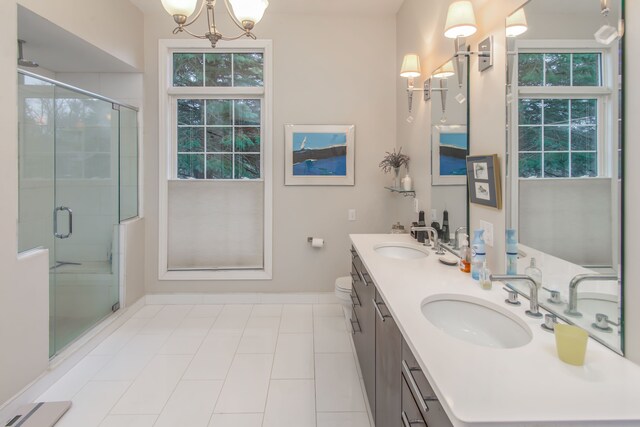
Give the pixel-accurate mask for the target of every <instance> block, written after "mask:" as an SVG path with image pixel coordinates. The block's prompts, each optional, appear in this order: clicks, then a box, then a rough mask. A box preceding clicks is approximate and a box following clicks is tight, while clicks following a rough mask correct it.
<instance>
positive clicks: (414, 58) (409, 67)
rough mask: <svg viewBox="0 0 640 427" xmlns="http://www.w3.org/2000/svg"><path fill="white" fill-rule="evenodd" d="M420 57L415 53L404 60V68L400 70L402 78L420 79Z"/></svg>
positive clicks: (407, 55) (406, 56) (409, 54)
mask: <svg viewBox="0 0 640 427" xmlns="http://www.w3.org/2000/svg"><path fill="white" fill-rule="evenodd" d="M420 74H421V73H420V57H419V56H418V55H417V54H415V53H408V54H406V55H405V56H404V59H403V60H402V68H400V76H401V77H409V78H414V77H420Z"/></svg>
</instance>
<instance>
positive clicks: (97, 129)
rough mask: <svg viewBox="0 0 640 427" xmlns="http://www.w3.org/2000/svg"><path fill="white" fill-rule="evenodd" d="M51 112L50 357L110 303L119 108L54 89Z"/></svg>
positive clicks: (115, 289)
mask: <svg viewBox="0 0 640 427" xmlns="http://www.w3.org/2000/svg"><path fill="white" fill-rule="evenodd" d="M55 113H56V126H55V177H56V179H55V211H54V236H55V237H56V238H55V240H54V246H55V247H54V253H55V261H56V263H55V264H54V265H53V266H52V267H53V270H54V272H55V275H56V286H55V295H54V299H55V319H54V323H55V332H54V335H55V336H54V341H55V347H56V348H55V351H56V352H57V351H59V350H60V349H61V348H63V347H65V346H66V345H68V344H69V343H70V342H71V341H73V340H74V339H75V338H77V337H78V336H79V335H80V334H82V333H83V332H84V331H86V330H87V329H89V328H90V327H91V326H92V325H94V324H95V323H96V322H97V321H99V320H100V319H102V318H103V317H105V316H107V315H108V314H109V313H111V309H112V306H113V304H115V303H116V302H118V293H119V286H118V284H119V280H118V279H119V278H118V223H119V218H118V215H119V213H118V138H119V130H118V128H119V111H118V110H117V109H113V108H112V103H111V102H106V101H103V100H100V99H95V98H91V97H89V96H87V95H84V94H81V93H77V92H74V91H71V90H69V89H66V88H62V87H56V89H55ZM56 225H57V227H56Z"/></svg>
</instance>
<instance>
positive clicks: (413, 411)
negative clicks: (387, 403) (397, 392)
mask: <svg viewBox="0 0 640 427" xmlns="http://www.w3.org/2000/svg"><path fill="white" fill-rule="evenodd" d="M400 420H401V422H402V424H401V425H402V427H413V426H425V425H426V424H427V422H426V421H425V420H424V418H422V413H421V412H420V408H418V404H417V403H416V401H415V400H414V399H413V395H412V394H411V390H410V389H409V384H407V380H406V379H405V378H404V376H403V377H402V412H401V413H400Z"/></svg>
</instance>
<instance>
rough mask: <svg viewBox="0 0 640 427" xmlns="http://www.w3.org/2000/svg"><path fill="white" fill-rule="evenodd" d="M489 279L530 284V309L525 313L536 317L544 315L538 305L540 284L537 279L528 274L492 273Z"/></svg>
mask: <svg viewBox="0 0 640 427" xmlns="http://www.w3.org/2000/svg"><path fill="white" fill-rule="evenodd" d="M489 280H491V281H492V282H494V281H497V280H499V281H501V282H505V281H515V280H518V281H523V282H527V283H528V284H529V289H530V290H531V294H530V295H529V310H527V311H526V312H525V314H526V315H527V316H529V317H534V318H536V319H538V318H540V317H542V313H540V306H539V305H538V285H537V284H536V282H535V280H533V279H532V278H531V277H529V276H527V275H526V274H492V275H491V276H490V277H489Z"/></svg>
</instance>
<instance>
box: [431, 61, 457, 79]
mask: <svg viewBox="0 0 640 427" xmlns="http://www.w3.org/2000/svg"><path fill="white" fill-rule="evenodd" d="M455 73H456V72H455V70H454V69H453V60H451V61H449V62H447V63H446V64H444V65H443V66H442V67H440V68H438V69H437V70H435V71H434V72H433V74H432V75H431V77H433V78H436V79H446V78H448V77H451V76H453V75H454V74H455Z"/></svg>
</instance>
